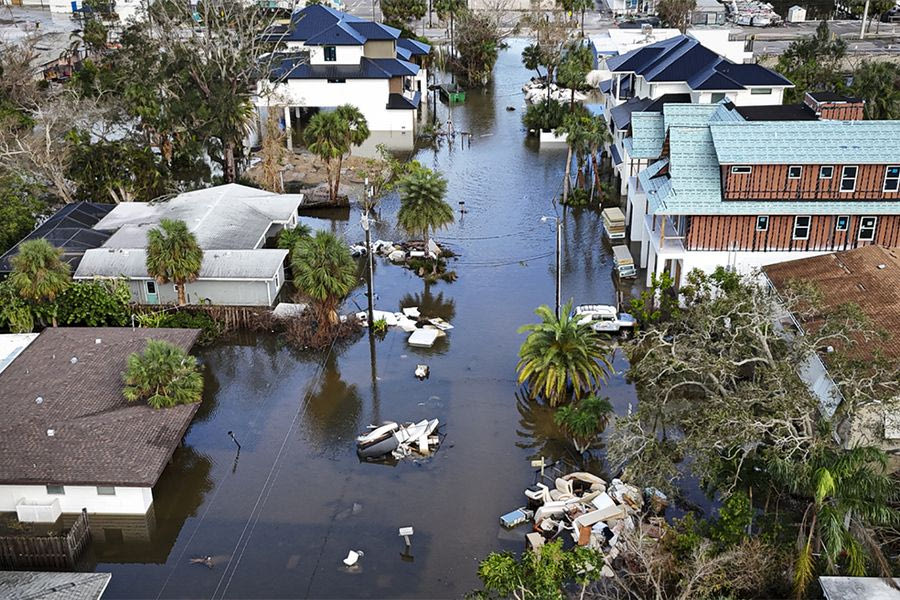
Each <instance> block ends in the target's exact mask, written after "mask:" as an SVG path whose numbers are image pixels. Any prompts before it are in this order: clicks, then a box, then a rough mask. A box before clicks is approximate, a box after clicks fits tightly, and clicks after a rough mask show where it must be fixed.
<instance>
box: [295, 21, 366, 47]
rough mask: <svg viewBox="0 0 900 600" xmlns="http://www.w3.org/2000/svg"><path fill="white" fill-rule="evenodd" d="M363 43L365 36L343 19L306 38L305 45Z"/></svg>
mask: <svg viewBox="0 0 900 600" xmlns="http://www.w3.org/2000/svg"><path fill="white" fill-rule="evenodd" d="M365 43H366V38H365V37H364V36H362V35H360V33H359V32H358V31H356V29H354V28H353V27H351V26H350V24H349V23H345V22H344V21H338V22H337V23H335V24H334V25H332V26H331V27H329V28H327V29H326V30H324V31H320V32H319V33H317V34H316V35H314V36H311V37H310V38H309V39H307V40H306V45H307V46H361V45H363V44H365Z"/></svg>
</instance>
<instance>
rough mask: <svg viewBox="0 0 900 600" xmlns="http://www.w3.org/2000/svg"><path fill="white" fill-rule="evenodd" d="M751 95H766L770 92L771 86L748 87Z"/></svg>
mask: <svg viewBox="0 0 900 600" xmlns="http://www.w3.org/2000/svg"><path fill="white" fill-rule="evenodd" d="M750 93H751V94H753V95H768V94H771V93H772V88H750Z"/></svg>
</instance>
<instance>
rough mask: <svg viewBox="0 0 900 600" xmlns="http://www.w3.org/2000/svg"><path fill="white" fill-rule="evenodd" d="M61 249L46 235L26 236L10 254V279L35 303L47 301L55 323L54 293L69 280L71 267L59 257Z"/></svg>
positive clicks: (24, 295)
mask: <svg viewBox="0 0 900 600" xmlns="http://www.w3.org/2000/svg"><path fill="white" fill-rule="evenodd" d="M61 257H62V250H60V249H58V248H54V247H53V246H52V245H51V244H50V242H48V241H47V240H45V239H37V240H29V241H27V242H24V243H23V244H22V245H21V246H19V253H18V254H17V255H16V256H14V257H13V258H12V260H11V261H10V262H11V263H12V268H13V270H12V274H11V275H10V276H9V281H10V283H11V284H12V286H13V288H14V289H15V290H16V292H18V294H19V296H21V297H22V298H24V299H25V300H27V301H28V302H31V303H34V304H41V303H49V307H47V308H49V312H50V316H51V319H52V321H53V326H54V327H56V305H55V304H54V301H55V300H56V297H57V296H58V295H59V294H61V293H63V292H64V291H65V290H66V288H68V287H69V285H70V284H71V283H72V278H71V275H70V272H71V267H69V265H68V263H64V262H63V261H62V260H61Z"/></svg>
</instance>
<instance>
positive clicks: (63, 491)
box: [44, 483, 66, 496]
mask: <svg viewBox="0 0 900 600" xmlns="http://www.w3.org/2000/svg"><path fill="white" fill-rule="evenodd" d="M44 488H45V489H46V490H47V495H48V496H65V495H66V486H64V485H55V484H52V483H48V484H47V485H45V486H44ZM50 488H59V491H58V492H51V491H50Z"/></svg>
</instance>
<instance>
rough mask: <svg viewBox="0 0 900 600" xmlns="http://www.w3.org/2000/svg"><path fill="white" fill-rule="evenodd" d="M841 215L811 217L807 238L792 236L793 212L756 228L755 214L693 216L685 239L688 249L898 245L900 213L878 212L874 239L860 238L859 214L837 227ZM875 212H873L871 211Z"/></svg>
mask: <svg viewBox="0 0 900 600" xmlns="http://www.w3.org/2000/svg"><path fill="white" fill-rule="evenodd" d="M839 216H840V215H829V216H813V217H811V218H810V226H809V239H806V240H795V239H793V237H794V216H782V215H777V216H770V217H769V227H768V229H767V230H766V231H756V217H755V216H703V215H701V216H692V217H691V218H690V220H689V226H688V231H687V235H686V237H685V240H684V245H685V248H686V249H688V250H741V251H750V252H785V251H799V252H802V251H829V252H830V251H840V250H852V249H853V248H859V247H861V246H868V245H869V244H872V243H875V244H879V245H881V246H885V247H895V246H900V215H881V216H878V220H877V222H876V225H875V240H874V242H869V241H862V240H859V239H858V237H859V226H860V221H861V219H862V217H861V216H859V215H853V216H850V217H848V219H849V222H848V227H847V231H837V230H836V228H835V226H836V224H837V219H838V217H839ZM873 216H874V215H873Z"/></svg>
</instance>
